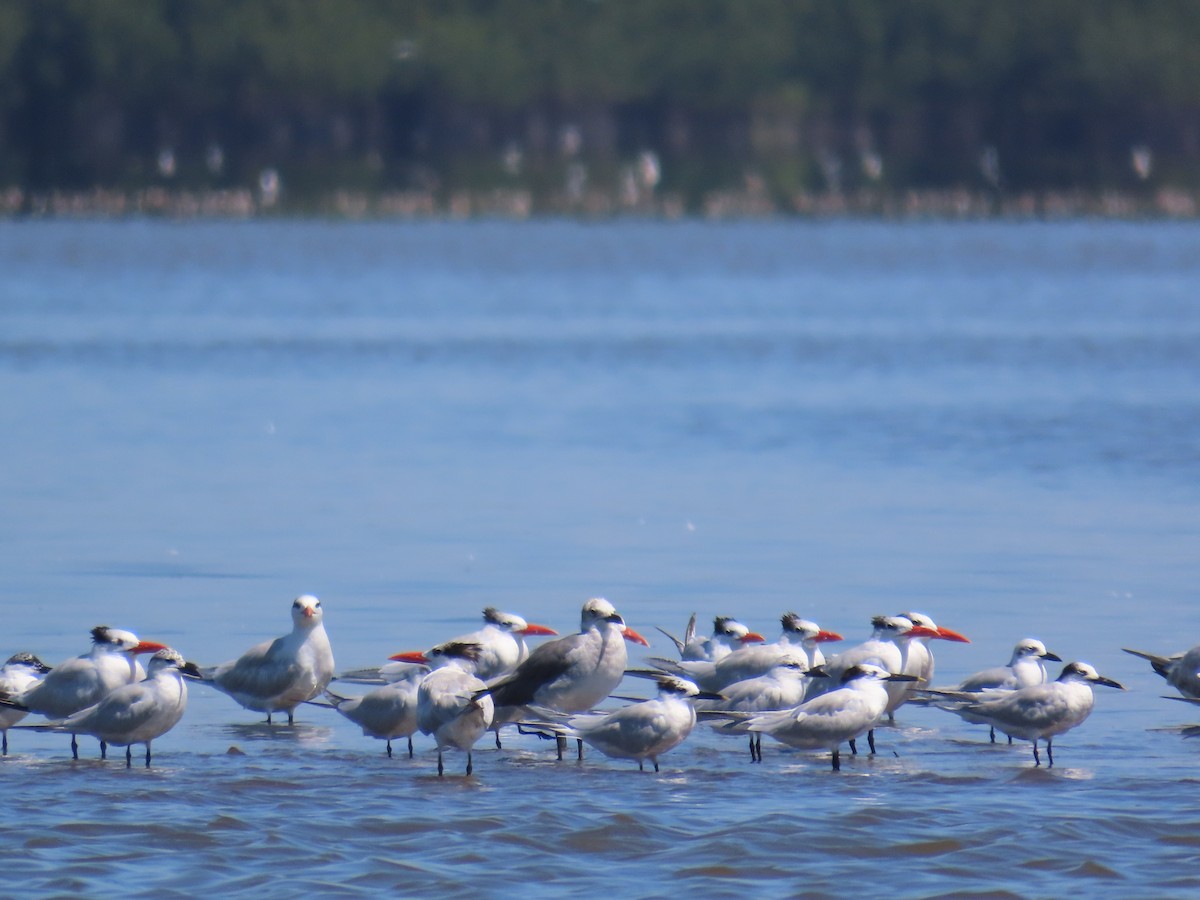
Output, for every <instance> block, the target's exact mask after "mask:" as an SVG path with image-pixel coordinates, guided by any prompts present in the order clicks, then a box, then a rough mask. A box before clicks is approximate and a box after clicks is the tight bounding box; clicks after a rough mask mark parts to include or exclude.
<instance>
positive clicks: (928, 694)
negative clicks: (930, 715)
mask: <svg viewBox="0 0 1200 900" xmlns="http://www.w3.org/2000/svg"><path fill="white" fill-rule="evenodd" d="M1047 659H1049V660H1053V661H1054V662H1062V658H1061V657H1060V656H1058V655H1057V654H1055V653H1051V652H1050V651H1049V650H1047V649H1046V645H1045V644H1043V643H1042V642H1041V641H1039V640H1037V638H1024V639H1022V640H1020V641H1018V642H1017V644H1016V646H1015V647H1013V652H1012V656H1011V657H1010V658H1009V660H1008V665H1006V666H995V667H993V668H991V669H983V670H982V671H979V672H976V673H975V674H973V675H968V676H967V677H966V678H964V679H963V681H962V682H961V683H960V684H958V685H957V686H955V687H952V688H931V689H929V690H920V689H918V691H917V693H918V694H919V695H923V696H924V697H925V698H927V699H928V701H929V702H931V703H932V704H934V705H935V706H942V707H943V708H945V709H949V710H950V712H954V713H957V714H958V715H959V716H961V717H962V718H963V719H964V720H966V721H967V722H974V723H976V724H979V725H987V724H988V723H987V722H985V721H983V720H981V719H979V718H978V717H977V716H975V715H974V713H972V712H970V711H969V710H967V709H964V708H963V707H961V706H960V705H959V704H958V702H956V701H958V700H961V699H963V698H962V696H961V695H962V694H976V695H978V696H976V697H974V698H970V699H975V700H982V699H994V698H995V697H997V696H999V695H1000V694H1002V693H1004V692H1006V691H1015V690H1017V689H1018V688H1023V687H1030V686H1031V685H1035V684H1045V683H1046V680H1047V678H1048V676H1047V675H1046V666H1045V664H1044V663H1043V662H1042V661H1043V660H1047ZM944 698H950V702H949V703H947V702H946V701H945V699H944ZM990 738H991V742H992V743H993V744H994V743H995V742H996V729H995V727H992V728H991V734H990ZM1008 742H1009V743H1010V744H1011V743H1012V736H1011V735H1010V736H1009V738H1008Z"/></svg>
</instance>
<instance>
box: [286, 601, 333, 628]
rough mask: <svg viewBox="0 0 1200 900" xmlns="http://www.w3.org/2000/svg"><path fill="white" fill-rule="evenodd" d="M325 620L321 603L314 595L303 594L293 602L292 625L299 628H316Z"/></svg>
mask: <svg viewBox="0 0 1200 900" xmlns="http://www.w3.org/2000/svg"><path fill="white" fill-rule="evenodd" d="M324 618H325V613H324V612H323V611H322V610H321V601H320V600H318V599H317V598H316V597H314V596H313V595H312V594H301V595H300V596H299V597H297V598H296V599H295V600H293V601H292V624H293V625H294V626H295V627H297V628H316V627H317V626H318V625H320V624H321V622H322V621H323V620H324Z"/></svg>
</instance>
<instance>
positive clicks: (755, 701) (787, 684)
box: [696, 652, 810, 762]
mask: <svg viewBox="0 0 1200 900" xmlns="http://www.w3.org/2000/svg"><path fill="white" fill-rule="evenodd" d="M809 668H810V666H809V665H808V660H807V658H806V657H805V656H804V655H803V654H800V653H796V652H793V653H792V654H789V655H785V656H783V657H781V658H780V661H779V662H778V663H777V664H776V665H775V666H773V667H772V668H771V669H769V670H768V671H767V673H766V674H764V675H759V676H758V677H757V678H746V679H744V680H742V681H735V682H734V683H733V684H731V685H729V686H728V687H725V688H722V689H721V694H720V696H721V697H722V698H723V699H722V700H721V701H719V702H717V701H712V700H702V701H700V702H699V703H697V704H696V709H697V710H698V711H702V712H704V713H705V714H706V718H707V717H709V716H708V713H710V712H711V711H714V710H715V711H718V712H716V713H714V715H715V716H717V717H720V711H728V712H739V713H759V712H772V711H774V710H780V709H791V708H792V707H795V706H799V705H800V704H801V703H803V702H804V694H805V690H806V689H807V687H808V683H809V679H807V678H805V677H804V675H805V673H806V672H808V670H809ZM750 761H751V762H762V735H761V734H751V735H750Z"/></svg>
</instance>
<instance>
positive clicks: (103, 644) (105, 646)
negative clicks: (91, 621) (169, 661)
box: [92, 625, 167, 655]
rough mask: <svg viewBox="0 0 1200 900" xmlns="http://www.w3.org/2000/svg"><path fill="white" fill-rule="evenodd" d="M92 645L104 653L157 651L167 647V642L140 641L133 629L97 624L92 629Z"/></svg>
mask: <svg viewBox="0 0 1200 900" xmlns="http://www.w3.org/2000/svg"><path fill="white" fill-rule="evenodd" d="M92 647H93V649H94V650H99V651H101V652H102V653H128V654H131V655H132V654H137V653H155V652H157V651H159V650H165V649H167V647H166V644H159V643H157V642H155V641H140V640H138V636H137V635H136V634H134V633H133V632H132V631H124V630H122V629H120V628H109V627H108V626H107V625H97V626H96V627H95V628H93V629H92Z"/></svg>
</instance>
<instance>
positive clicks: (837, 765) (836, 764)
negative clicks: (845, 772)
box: [830, 747, 842, 772]
mask: <svg viewBox="0 0 1200 900" xmlns="http://www.w3.org/2000/svg"><path fill="white" fill-rule="evenodd" d="M830 758H831V759H832V760H833V771H835V772H840V771H842V757H841V754H840V753H838V748H837V747H834V748H833V753H832V754H831V757H830Z"/></svg>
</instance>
